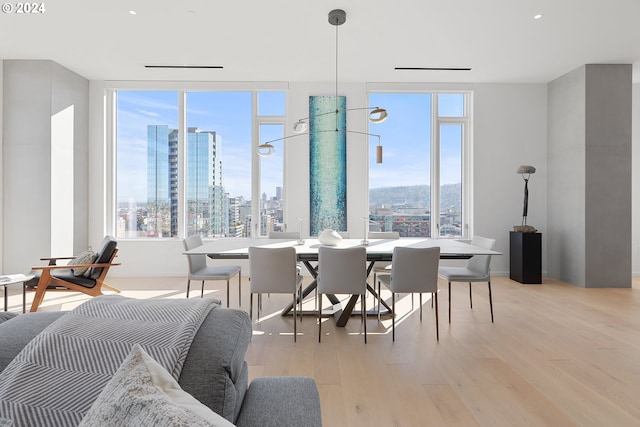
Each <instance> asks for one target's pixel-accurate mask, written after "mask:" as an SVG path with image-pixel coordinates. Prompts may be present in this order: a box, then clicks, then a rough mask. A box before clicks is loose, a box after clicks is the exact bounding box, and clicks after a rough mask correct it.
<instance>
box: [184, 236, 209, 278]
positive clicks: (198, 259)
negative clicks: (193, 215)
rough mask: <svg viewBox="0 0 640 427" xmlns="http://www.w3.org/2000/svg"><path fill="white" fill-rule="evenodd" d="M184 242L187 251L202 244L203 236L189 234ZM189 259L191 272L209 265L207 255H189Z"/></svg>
mask: <svg viewBox="0 0 640 427" xmlns="http://www.w3.org/2000/svg"><path fill="white" fill-rule="evenodd" d="M183 242H184V249H185V250H187V251H189V250H191V249H195V248H197V247H198V246H202V238H201V237H200V236H199V235H195V236H189V237H187V238H186V239H184V241H183ZM187 261H188V263H189V273H195V272H196V271H198V270H202V269H203V268H205V267H206V266H207V256H206V255H187Z"/></svg>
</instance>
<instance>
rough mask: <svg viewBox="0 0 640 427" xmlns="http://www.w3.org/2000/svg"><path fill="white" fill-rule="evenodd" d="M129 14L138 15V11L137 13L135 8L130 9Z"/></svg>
mask: <svg viewBox="0 0 640 427" xmlns="http://www.w3.org/2000/svg"><path fill="white" fill-rule="evenodd" d="M129 15H137V13H136V11H135V10H130V11H129Z"/></svg>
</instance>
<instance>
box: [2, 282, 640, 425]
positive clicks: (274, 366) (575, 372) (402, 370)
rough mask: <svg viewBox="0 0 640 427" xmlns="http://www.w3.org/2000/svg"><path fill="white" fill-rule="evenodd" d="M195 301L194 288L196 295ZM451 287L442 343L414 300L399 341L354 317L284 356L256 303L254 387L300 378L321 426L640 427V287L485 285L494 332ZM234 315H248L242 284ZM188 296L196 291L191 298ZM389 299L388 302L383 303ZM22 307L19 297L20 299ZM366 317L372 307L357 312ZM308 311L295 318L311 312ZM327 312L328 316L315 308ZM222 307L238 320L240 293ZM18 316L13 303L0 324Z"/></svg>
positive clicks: (169, 289) (485, 316)
mask: <svg viewBox="0 0 640 427" xmlns="http://www.w3.org/2000/svg"><path fill="white" fill-rule="evenodd" d="M185 282H186V281H185V279H183V278H144V279H138V278H136V279H124V278H112V279H111V280H110V281H109V283H110V284H112V285H114V286H117V287H120V288H121V289H122V290H123V294H124V295H126V296H132V297H137V298H149V297H155V298H182V297H184V288H185ZM195 285H196V288H197V287H198V285H197V284H195ZM473 286H474V288H473V289H474V294H473V295H474V299H473V303H474V304H473V309H470V308H469V299H468V287H467V285H466V284H454V289H453V295H452V296H453V319H452V322H451V324H449V323H448V321H447V297H448V293H447V290H446V283H441V286H440V287H441V292H440V294H439V303H440V342H437V341H436V336H435V316H434V311H433V310H432V309H431V305H430V303H429V300H428V299H427V298H425V304H424V308H423V316H424V317H423V321H422V323H420V321H419V311H418V306H417V301H418V299H417V298H416V307H415V310H413V311H411V298H410V297H409V296H406V295H405V296H401V299H400V300H399V302H398V318H397V321H396V341H395V343H393V342H392V340H391V323H390V322H391V321H390V319H389V318H387V319H383V321H382V322H380V323H379V322H378V320H377V319H375V318H369V320H368V321H367V328H368V340H369V342H368V344H366V345H365V344H364V340H363V336H362V334H361V333H362V324H361V322H360V319H359V318H358V317H353V318H352V319H351V320H350V321H349V323H348V324H347V327H345V328H336V327H335V323H334V321H333V319H332V318H325V319H323V321H324V323H323V337H322V343H318V337H317V323H316V321H315V319H314V318H313V317H310V316H305V317H304V319H303V321H302V324H300V323H299V324H298V325H299V329H298V330H299V332H301V335H300V336H298V342H297V343H295V344H294V342H293V337H292V335H291V332H292V330H293V323H292V322H293V319H292V317H291V316H288V317H284V318H283V317H281V316H280V309H281V308H282V307H283V305H284V304H285V303H286V302H287V301H288V298H287V297H285V296H280V295H271V297H270V298H266V297H265V298H264V301H263V312H262V315H261V318H260V321H259V322H257V323H255V324H254V336H253V340H252V342H251V344H250V347H249V351H248V353H247V355H246V360H247V363H248V364H249V376H250V379H251V378H255V377H259V376H267V375H269V376H271V375H303V376H311V377H313V378H315V380H316V381H317V383H318V389H319V392H320V398H321V402H322V415H323V422H324V425H325V426H331V427H333V426H427V425H429V426H431V425H433V426H465V427H468V426H639V425H640V290H639V286H640V279H638V278H634V288H633V289H583V288H578V287H575V286H572V285H568V284H565V283H562V282H558V281H555V280H551V279H546V278H545V280H544V284H542V285H522V284H519V283H517V282H512V281H510V280H509V279H507V278H504V277H496V278H494V281H493V298H494V312H495V323H494V324H492V323H491V320H490V315H489V304H488V299H487V287H486V284H474V285H473ZM206 287H207V289H208V290H207V291H206V292H205V297H209V296H217V297H220V298H221V299H222V300H223V304H224V303H225V302H226V295H225V291H224V282H208V283H207V285H206ZM242 290H243V300H242V306H241V308H242V309H244V310H248V307H249V299H248V293H247V292H248V281H246V280H243V289H242ZM197 296H199V289H198V290H196V291H192V297H197ZM383 296H385V297H388V294H386V293H385V294H383ZM31 297H32V296H31V295H30V296H29V298H31ZM86 298H87V297H84V296H78V295H77V294H67V293H56V294H52V295H47V296H46V297H45V301H44V305H43V307H42V308H41V310H66V309H70V308H73V307H74V306H75V305H77V304H79V303H81V302H82V301H84V300H86ZM372 303H373V300H372V299H369V301H368V304H369V305H371V304H372ZM313 304H314V303H313V300H311V299H309V300H308V301H307V302H306V307H305V308H313ZM327 305H328V303H325V307H326V306H327ZM231 306H232V307H235V308H237V307H238V294H237V281H236V282H235V283H234V282H232V293H231ZM20 309H21V297H20V295H19V293H18V291H17V289H12V293H11V296H10V310H13V311H19V310H20Z"/></svg>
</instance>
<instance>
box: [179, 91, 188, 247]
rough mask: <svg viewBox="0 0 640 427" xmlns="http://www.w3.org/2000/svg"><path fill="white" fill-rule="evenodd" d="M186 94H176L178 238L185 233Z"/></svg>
mask: <svg viewBox="0 0 640 427" xmlns="http://www.w3.org/2000/svg"><path fill="white" fill-rule="evenodd" d="M186 103H187V93H186V92H185V91H180V92H178V237H187V233H186V218H187V215H186V211H187V206H186V202H187V200H186V194H185V192H186V181H187V180H186V173H187V159H186V152H187V151H186V149H185V147H186V140H187V105H186Z"/></svg>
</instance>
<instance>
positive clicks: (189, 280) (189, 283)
mask: <svg viewBox="0 0 640 427" xmlns="http://www.w3.org/2000/svg"><path fill="white" fill-rule="evenodd" d="M190 286H191V279H187V298H189V287H190Z"/></svg>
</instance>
